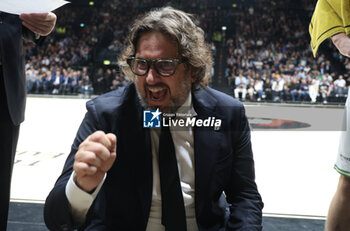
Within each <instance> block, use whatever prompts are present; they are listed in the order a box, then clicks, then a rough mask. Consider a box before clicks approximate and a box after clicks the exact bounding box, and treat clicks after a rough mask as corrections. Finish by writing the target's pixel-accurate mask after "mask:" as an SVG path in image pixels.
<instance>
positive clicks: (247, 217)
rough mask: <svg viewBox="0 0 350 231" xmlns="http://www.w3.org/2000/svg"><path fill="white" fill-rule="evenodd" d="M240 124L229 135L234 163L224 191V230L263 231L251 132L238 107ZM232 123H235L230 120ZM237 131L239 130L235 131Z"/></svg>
mask: <svg viewBox="0 0 350 231" xmlns="http://www.w3.org/2000/svg"><path fill="white" fill-rule="evenodd" d="M239 112H240V120H238V121H240V122H239V123H240V124H239V125H238V127H237V125H235V126H234V125H233V126H232V127H234V128H235V129H234V130H236V131H234V132H233V133H234V134H233V135H232V143H233V148H234V151H233V163H232V165H233V166H232V172H231V179H230V184H229V186H228V187H227V188H226V189H225V194H226V199H227V202H228V203H229V204H230V216H229V221H228V223H227V230H235V231H238V230H240V231H243V230H247V231H248V230H249V231H258V230H262V226H261V223H262V208H263V203H262V200H261V196H260V194H259V192H258V190H257V186H256V184H255V170H254V160H253V153H252V148H251V141H250V129H249V124H248V120H247V118H246V116H245V110H244V107H243V106H241V107H240V110H239ZM232 123H237V120H236V121H232ZM237 130H238V131H237Z"/></svg>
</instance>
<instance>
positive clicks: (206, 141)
mask: <svg viewBox="0 0 350 231" xmlns="http://www.w3.org/2000/svg"><path fill="white" fill-rule="evenodd" d="M216 105H217V101H216V99H215V98H213V97H211V96H210V95H209V94H208V93H207V92H206V91H205V89H204V90H200V91H198V92H195V93H194V94H193V107H194V110H195V111H196V113H197V119H203V120H205V119H207V118H209V117H215V118H216V119H221V120H222V119H223V118H221V117H220V115H218V114H217V113H216ZM221 137H222V134H221V133H220V131H219V130H218V129H215V127H194V160H195V201H196V203H195V206H196V214H197V217H198V216H199V213H200V211H203V207H204V206H205V204H204V203H201V202H202V201H206V200H207V199H206V198H208V197H210V192H211V190H210V184H208V181H210V180H211V177H212V171H213V167H214V164H215V161H216V158H217V155H216V154H217V153H218V152H219V151H220V141H221Z"/></svg>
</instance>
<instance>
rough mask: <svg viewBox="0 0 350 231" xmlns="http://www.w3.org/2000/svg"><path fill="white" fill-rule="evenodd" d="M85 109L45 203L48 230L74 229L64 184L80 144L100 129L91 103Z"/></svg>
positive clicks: (70, 172)
mask: <svg viewBox="0 0 350 231" xmlns="http://www.w3.org/2000/svg"><path fill="white" fill-rule="evenodd" d="M87 109H88V112H87V113H86V115H85V118H84V120H83V122H82V123H81V125H80V128H79V130H78V133H77V135H76V137H75V140H74V143H73V145H72V149H71V152H70V154H69V156H68V158H67V160H66V163H65V165H64V168H63V172H62V174H61V176H60V177H59V178H58V180H57V182H56V184H55V186H54V188H53V189H52V191H51V192H50V194H49V195H48V197H47V199H46V202H45V207H44V219H45V223H46V225H47V227H48V228H49V229H50V230H55V231H56V230H57V231H58V230H73V228H75V225H74V224H73V220H72V216H71V213H70V205H69V202H68V199H67V197H66V193H65V189H66V184H67V182H68V180H69V178H70V176H71V174H72V171H73V163H74V156H75V153H76V152H77V150H78V147H79V145H80V143H82V142H83V141H84V140H85V139H86V138H87V137H88V136H89V135H90V134H92V133H93V132H95V131H96V130H98V128H99V127H100V126H99V122H98V120H97V118H98V117H97V116H96V109H95V106H94V104H93V102H92V101H89V102H88V103H87Z"/></svg>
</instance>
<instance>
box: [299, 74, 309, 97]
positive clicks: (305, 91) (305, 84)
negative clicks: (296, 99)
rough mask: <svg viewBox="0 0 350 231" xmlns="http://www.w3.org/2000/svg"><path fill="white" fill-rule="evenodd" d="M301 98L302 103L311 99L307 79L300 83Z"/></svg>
mask: <svg viewBox="0 0 350 231" xmlns="http://www.w3.org/2000/svg"><path fill="white" fill-rule="evenodd" d="M300 98H301V100H302V101H307V100H308V99H309V83H308V82H307V80H306V79H301V81H300Z"/></svg>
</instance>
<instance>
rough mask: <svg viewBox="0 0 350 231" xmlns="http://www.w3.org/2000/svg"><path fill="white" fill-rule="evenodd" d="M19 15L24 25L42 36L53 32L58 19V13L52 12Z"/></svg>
mask: <svg viewBox="0 0 350 231" xmlns="http://www.w3.org/2000/svg"><path fill="white" fill-rule="evenodd" d="M19 17H20V19H22V20H23V26H25V27H27V28H28V29H29V30H31V31H33V32H35V33H37V34H39V35H41V36H46V35H48V34H50V33H51V31H52V30H53V28H54V27H55V25H56V19H57V17H56V15H55V14H54V13H52V12H48V13H32V14H21V15H20V16H19Z"/></svg>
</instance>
